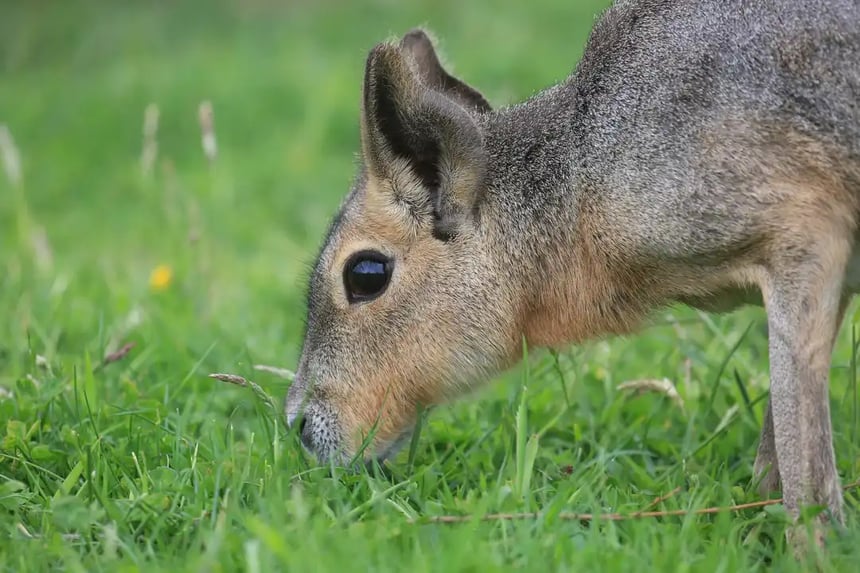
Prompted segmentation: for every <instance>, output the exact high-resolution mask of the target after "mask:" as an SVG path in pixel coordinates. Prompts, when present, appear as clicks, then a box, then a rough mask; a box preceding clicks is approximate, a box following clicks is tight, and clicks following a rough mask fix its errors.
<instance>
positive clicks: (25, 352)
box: [0, 0, 860, 573]
mask: <svg viewBox="0 0 860 573" xmlns="http://www.w3.org/2000/svg"><path fill="white" fill-rule="evenodd" d="M602 6H603V3H602V2H562V1H560V0H559V1H554V0H553V1H542V2H536V3H522V2H514V1H513V0H505V1H503V2H494V3H492V5H491V4H490V3H478V2H475V3H471V2H470V3H465V2H454V1H451V0H441V1H436V2H429V1H424V2H419V3H410V4H409V5H403V3H395V2H389V1H379V2H367V1H362V2H349V3H347V2H337V1H334V0H323V1H320V2H317V3H310V2H298V3H290V4H288V5H287V4H284V5H279V4H277V3H275V2H270V1H266V0H254V1H251V2H243V3H238V2H225V1H217V2H202V0H200V1H197V2H184V3H166V2H165V3H158V2H150V3H131V2H101V3H97V2H62V3H61V2H58V1H51V2H28V3H25V2H12V1H10V2H6V3H4V6H3V8H2V13H3V17H2V18H0V68H2V72H3V80H2V82H0V123H5V124H6V125H7V126H8V129H9V132H10V133H11V135H12V137H13V139H14V142H15V144H16V146H17V149H18V150H19V152H20V158H21V166H22V169H21V172H22V176H21V179H20V182H19V183H18V184H14V183H13V182H11V181H9V180H7V178H6V177H3V176H2V175H3V174H2V173H0V245H2V248H0V316H2V317H3V320H2V321H0V388H2V389H3V396H4V397H2V398H0V421H2V423H0V568H2V569H4V570H8V571H17V572H26V571H49V570H62V571H102V570H105V571H136V570H146V571H159V570H164V571H234V570H244V571H249V572H252V573H256V572H259V571H274V570H300V571H329V570H336V569H342V568H347V569H348V570H375V571H388V570H397V571H401V570H405V571H446V572H450V571H502V570H512V569H526V570H533V571H546V570H586V571H593V570H606V571H626V570H635V571H642V570H656V571H663V570H673V571H744V570H760V569H764V568H769V567H773V568H774V569H775V570H780V571H796V570H803V567H802V566H801V565H798V564H797V563H795V562H794V561H793V560H792V559H791V558H790V557H789V555H788V553H787V551H786V548H785V545H784V541H783V531H784V527H785V520H784V515H783V513H782V511H781V507H780V506H779V505H776V506H772V507H768V508H766V509H760V510H749V511H744V512H740V513H737V514H719V515H713V516H686V517H671V518H665V519H639V520H630V521H623V522H599V523H596V522H593V523H585V522H580V521H575V520H574V521H565V520H561V519H559V518H558V516H559V513H560V512H563V511H576V512H595V513H600V512H633V511H637V510H641V509H644V508H646V507H649V506H650V505H651V504H652V501H653V500H654V499H655V498H657V497H658V496H660V495H663V494H667V493H669V492H672V491H675V490H676V489H678V488H680V490H678V491H677V493H675V494H674V495H672V496H671V497H669V498H668V499H667V500H665V501H663V502H661V503H658V504H657V506H656V507H654V508H652V509H667V510H673V509H688V508H689V509H692V508H702V507H709V506H716V505H730V504H733V503H742V502H747V501H752V500H755V499H757V496H756V495H755V494H754V493H752V491H751V489H750V487H749V482H750V479H751V467H752V461H753V458H754V455H755V448H756V442H757V437H758V431H759V425H760V421H761V418H762V411H763V405H764V404H763V401H762V398H763V397H764V396H766V390H767V343H766V333H765V330H764V321H763V314H762V312H761V311H760V310H744V311H740V312H737V313H734V314H732V315H728V316H722V317H718V316H711V315H705V314H700V313H696V312H693V311H691V310H689V309H684V308H676V309H670V311H668V312H665V313H662V314H661V315H659V316H657V317H655V322H654V325H653V326H651V327H649V328H648V329H646V330H645V331H643V332H642V333H641V334H640V335H637V336H635V337H628V338H624V339H614V340H607V341H595V342H593V343H590V344H586V345H584V346H581V347H578V348H571V349H568V350H566V351H565V352H561V353H559V354H551V353H547V352H542V351H532V352H530V358H529V359H528V360H527V361H526V362H524V363H523V364H522V365H521V366H520V367H518V368H516V369H514V370H512V371H511V372H508V373H505V374H504V375H503V376H500V377H499V380H497V381H496V382H494V383H493V384H492V385H490V386H488V387H487V388H486V389H485V390H484V391H482V392H480V393H479V395H478V396H472V397H467V398H464V399H463V400H460V401H458V402H457V403H456V404H453V405H451V406H450V407H446V408H440V409H437V410H435V411H434V412H432V413H431V414H429V415H427V416H426V418H424V419H423V424H422V427H421V432H420V435H419V436H418V438H417V439H416V440H414V441H413V442H412V444H411V446H410V447H409V448H407V450H406V451H404V452H402V454H400V455H399V456H398V457H397V458H396V459H394V460H392V461H390V462H388V463H386V464H385V466H384V467H382V468H379V467H376V468H370V469H369V470H368V471H366V472H361V473H345V472H343V471H342V470H340V469H338V468H330V467H317V466H316V465H314V464H313V463H311V462H310V461H309V460H308V459H307V458H306V457H305V455H304V454H303V452H302V450H301V448H300V447H299V446H298V444H297V441H296V438H295V436H294V435H292V434H290V433H288V432H287V431H286V430H285V429H284V427H283V426H282V425H281V423H280V421H279V420H278V419H277V416H275V415H273V414H272V412H271V410H270V409H269V408H268V407H267V405H266V404H265V403H264V401H262V400H260V399H258V397H257V395H255V393H254V392H252V391H251V390H250V389H248V388H241V387H237V386H233V385H228V384H224V383H222V382H218V381H216V380H213V379H211V378H208V377H207V374H208V373H210V372H230V373H235V374H237V375H242V376H245V377H247V378H249V379H253V380H254V381H255V382H257V383H259V384H260V385H261V386H262V387H263V388H264V390H265V392H266V393H268V394H271V395H273V396H275V397H276V399H277V400H278V401H279V402H280V400H281V399H282V398H283V396H284V394H285V392H286V389H287V384H288V382H287V381H286V380H283V379H281V378H279V377H277V376H275V375H272V374H269V373H266V372H262V371H258V370H254V369H253V365H254V364H258V363H265V364H271V365H275V366H280V367H286V368H291V367H294V366H295V363H296V360H297V355H298V352H299V348H300V344H301V339H300V336H301V325H302V314H303V293H304V277H305V276H306V274H307V270H308V266H309V265H310V264H311V263H312V261H313V256H314V254H315V252H316V249H317V247H318V245H319V241H320V240H321V237H322V232H323V230H324V228H325V225H326V224H327V222H328V220H329V218H330V216H331V215H332V214H333V212H334V210H335V209H336V207H337V205H338V202H339V200H340V198H341V196H342V194H343V193H344V192H345V191H346V188H347V185H348V183H349V180H350V177H351V174H352V168H353V161H354V153H355V152H356V150H357V143H358V133H357V127H358V123H357V119H358V101H359V86H360V78H361V73H362V66H363V61H364V57H365V54H366V52H367V50H368V49H369V48H370V47H371V46H372V45H373V43H374V42H376V41H378V40H379V39H381V38H384V37H386V36H388V35H389V34H393V33H398V32H403V31H404V30H406V29H408V28H409V27H411V26H413V25H416V24H420V23H426V24H428V25H430V26H431V27H432V28H433V29H434V30H435V31H436V32H437V34H438V35H439V37H440V38H441V39H442V41H443V45H442V48H443V51H444V53H445V54H446V55H447V56H448V57H449V59H450V61H451V62H453V63H454V64H455V69H456V71H457V73H458V74H460V75H461V76H463V77H465V78H467V79H468V80H469V81H470V82H472V83H473V84H475V85H477V86H478V87H480V88H481V89H482V90H483V91H484V92H485V93H486V95H487V96H488V97H489V99H490V100H491V101H492V102H493V103H494V104H495V105H502V104H505V103H508V102H513V101H516V100H519V99H522V98H524V97H526V96H528V95H530V94H531V93H532V92H534V91H535V90H537V89H539V88H540V87H543V86H546V85H548V84H550V83H552V82H554V81H556V80H559V79H561V78H563V77H564V76H565V75H566V74H567V73H568V71H569V70H570V69H571V68H572V66H573V65H574V63H575V61H576V60H577V58H578V57H579V55H580V54H581V50H582V46H583V43H584V41H585V38H586V36H587V33H588V30H589V28H590V25H591V23H592V21H593V16H594V14H595V13H596V12H597V11H598V10H599V9H600V8H601V7H602ZM203 101H210V102H211V103H212V106H213V110H214V121H215V124H214V125H215V132H216V134H217V143H218V154H217V157H216V158H215V159H214V160H213V161H209V160H208V159H207V158H206V155H205V154H204V153H203V150H202V148H201V141H200V131H199V127H198V119H197V113H198V107H199V105H200V104H201V102H203ZM153 103H154V104H156V105H157V106H158V110H159V129H158V139H157V142H158V155H157V159H156V161H155V162H154V164H153V167H152V169H151V171H149V172H144V171H143V170H142V169H141V163H140V156H141V152H142V125H143V119H144V110H145V109H146V108H147V106H148V105H149V104H153ZM40 237H43V239H40ZM45 245H47V247H46V246H45ZM159 266H162V267H163V268H162V269H161V270H160V271H159V272H158V273H156V275H157V276H155V277H154V282H152V283H151V280H150V279H151V275H153V271H154V269H156V268H158V267H159ZM856 308H857V307H856V306H855V307H853V308H852V312H851V314H850V315H849V318H848V319H847V320H846V323H845V325H844V327H843V331H842V333H841V336H840V338H839V341H838V348H837V351H836V352H835V354H834V362H833V370H832V380H833V381H832V394H831V395H832V407H833V417H834V424H835V432H836V451H837V455H838V460H839V470H840V474H841V476H842V477H843V479H844V480H845V481H846V482H847V481H849V480H853V479H856V478H857V477H858V476H860V457H858V445H860V432H858V397H857V385H856V371H857V364H856V354H857V344H856V338H857V337H856V331H857V326H856V325H857V321H856V318H855V310H856ZM129 343H133V344H134V346H133V347H131V348H128V352H127V354H126V355H125V356H124V357H121V358H119V359H117V360H115V361H113V362H109V363H106V364H105V363H103V358H104V357H105V356H106V355H108V354H111V353H115V352H117V351H119V350H121V349H122V348H123V346H124V345H126V344H129ZM643 378H653V379H662V378H667V379H669V380H670V381H671V382H673V383H674V385H675V387H676V388H677V391H678V394H679V397H680V398H681V399H682V400H683V407H681V405H679V403H678V402H677V401H676V400H673V399H671V398H670V397H668V396H667V395H665V394H664V393H661V392H649V393H645V394H642V395H633V394H631V393H630V392H627V391H622V390H619V389H618V388H617V386H618V385H619V384H621V383H623V382H626V381H630V380H637V379H643ZM847 507H848V519H849V527H848V529H847V531H846V532H845V533H844V535H842V536H838V537H834V539H833V544H832V547H831V549H830V552H829V554H828V555H827V556H826V558H824V559H823V561H822V562H821V567H822V569H823V570H826V571H853V570H856V563H857V561H858V559H860V529H858V527H857V523H858V520H857V515H858V511H857V509H858V496H857V492H849V493H848V495H847ZM521 511H539V512H540V513H539V517H537V518H536V519H530V520H524V521H515V522H505V521H501V522H479V521H470V522H468V523H464V524H459V525H441V524H429V523H425V521H426V519H424V518H427V517H430V516H438V515H475V516H480V515H482V514H484V513H488V512H521ZM412 520H417V521H418V523H416V524H411V523H410V521H412Z"/></svg>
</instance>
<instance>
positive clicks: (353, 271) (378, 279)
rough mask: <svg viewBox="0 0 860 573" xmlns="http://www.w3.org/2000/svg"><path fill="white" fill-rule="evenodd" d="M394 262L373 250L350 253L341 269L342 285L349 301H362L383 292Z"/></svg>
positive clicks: (389, 278)
mask: <svg viewBox="0 0 860 573" xmlns="http://www.w3.org/2000/svg"><path fill="white" fill-rule="evenodd" d="M393 269H394V262H393V261H392V260H391V259H389V258H388V257H386V256H385V255H383V254H381V253H377V252H375V251H361V252H358V253H355V254H354V255H352V256H351V257H350V258H349V260H348V261H347V262H346V266H345V267H344V269H343V285H344V287H346V298H347V300H349V302H364V301H368V300H373V299H374V298H376V297H378V296H379V295H381V294H382V293H383V292H385V287H387V286H388V281H389V280H391V271H392V270H393Z"/></svg>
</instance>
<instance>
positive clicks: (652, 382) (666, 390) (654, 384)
mask: <svg viewBox="0 0 860 573" xmlns="http://www.w3.org/2000/svg"><path fill="white" fill-rule="evenodd" d="M617 389H618V390H628V391H632V392H636V393H638V394H641V393H644V392H657V393H659V394H664V395H665V396H667V397H668V398H669V399H671V400H672V401H673V402H675V404H677V405H678V407H679V408H681V410H683V409H684V399H683V398H681V395H680V394H678V390H677V388H675V385H674V384H672V381H671V380H669V379H668V378H663V379H660V380H658V379H645V380H630V381H629V382H623V383H621V384H619V385H618V386H617Z"/></svg>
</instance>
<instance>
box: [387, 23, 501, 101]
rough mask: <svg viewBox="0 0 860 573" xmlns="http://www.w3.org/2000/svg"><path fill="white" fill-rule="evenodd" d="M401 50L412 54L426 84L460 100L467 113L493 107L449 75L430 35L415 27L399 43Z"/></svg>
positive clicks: (479, 94) (476, 91) (474, 91)
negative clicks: (440, 60)
mask: <svg viewBox="0 0 860 573" xmlns="http://www.w3.org/2000/svg"><path fill="white" fill-rule="evenodd" d="M400 47H401V48H402V49H403V50H404V51H405V52H406V53H407V54H409V55H410V57H411V58H412V62H413V64H414V65H415V68H416V70H417V72H418V75H419V77H420V78H421V81H422V82H424V84H425V85H426V86H427V87H429V88H431V89H434V90H436V91H438V92H441V93H443V94H445V95H447V96H448V97H450V98H451V99H453V100H455V101H457V102H458V103H459V104H460V105H462V106H463V107H465V108H466V109H467V110H475V111H478V112H481V113H483V112H487V111H490V110H491V109H492V108H491V106H490V103H489V102H488V101H487V100H486V98H484V96H483V95H481V92H479V91H478V90H476V89H475V88H473V87H471V86H469V85H467V84H466V83H464V82H463V81H461V80H459V79H457V78H455V77H454V76H452V75H451V74H449V73H448V72H447V71H446V70H445V68H443V67H442V64H441V63H440V62H439V57H438V56H437V55H436V50H435V49H434V48H433V41H432V40H431V39H430V37H429V36H428V34H427V32H425V31H424V30H421V29H419V28H416V29H414V30H411V31H410V32H408V33H407V34H406V35H405V36H403V39H402V40H400Z"/></svg>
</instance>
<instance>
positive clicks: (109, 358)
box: [93, 342, 137, 372]
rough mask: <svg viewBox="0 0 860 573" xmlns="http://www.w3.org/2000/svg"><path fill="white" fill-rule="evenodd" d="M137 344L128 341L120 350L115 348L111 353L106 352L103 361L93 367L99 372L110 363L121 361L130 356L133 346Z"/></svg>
mask: <svg viewBox="0 0 860 573" xmlns="http://www.w3.org/2000/svg"><path fill="white" fill-rule="evenodd" d="M135 346H137V343H136V342H127V343H125V344H123V345H122V347H120V349H119V350H115V351H113V352H111V353H109V354H106V355H105V357H104V358H103V359H102V361H101V362H100V363H99V364H96V366H95V367H94V368H93V372H98V371H99V370H101V369H102V368H104V367H105V366H107V365H108V364H112V363H114V362H119V361H120V360H122V359H123V358H125V357H126V356H128V353H129V352H131V350H132V348H134V347H135Z"/></svg>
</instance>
